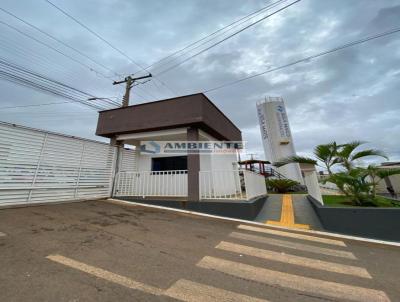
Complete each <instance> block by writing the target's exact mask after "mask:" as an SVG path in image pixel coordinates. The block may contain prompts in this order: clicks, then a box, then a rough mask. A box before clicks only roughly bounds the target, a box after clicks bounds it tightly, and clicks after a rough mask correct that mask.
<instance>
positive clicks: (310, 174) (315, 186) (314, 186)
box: [303, 170, 324, 204]
mask: <svg viewBox="0 0 400 302" xmlns="http://www.w3.org/2000/svg"><path fill="white" fill-rule="evenodd" d="M303 172H304V184H305V185H306V186H307V190H308V194H309V195H311V196H312V197H314V198H315V199H316V200H318V201H319V202H320V203H321V204H324V202H323V200H322V194H321V189H320V187H319V183H318V178H317V172H316V171H315V170H314V171H304V170H303Z"/></svg>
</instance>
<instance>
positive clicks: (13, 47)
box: [0, 33, 109, 91]
mask: <svg viewBox="0 0 400 302" xmlns="http://www.w3.org/2000/svg"><path fill="white" fill-rule="evenodd" d="M1 34H2V33H0V35H1ZM2 38H4V36H3V37H2ZM10 38H11V37H9V36H7V37H5V39H0V47H1V48H3V49H4V50H5V51H7V52H8V53H9V54H10V55H11V57H15V56H16V57H18V59H19V61H24V62H26V63H28V64H29V65H32V63H34V64H35V65H36V66H38V67H40V70H43V72H46V73H49V72H52V73H54V72H55V73H57V74H58V75H62V76H63V77H66V78H68V80H69V81H71V82H75V81H76V80H77V78H76V73H74V74H73V75H72V74H71V73H70V72H69V69H70V67H71V66H70V65H68V66H67V65H65V64H61V60H59V59H54V60H50V59H49V57H50V56H49V55H43V54H41V53H39V52H36V51H35V50H34V49H30V48H29V47H28V46H27V45H26V44H25V45H21V44H20V43H19V42H18V41H14V40H13V39H10ZM2 42H5V43H2ZM100 79H103V78H100ZM105 80H107V82H108V81H109V79H104V81H105ZM97 82H98V81H90V82H89V83H86V84H85V87H89V88H91V89H92V90H94V91H95V90H97V89H98V87H97V86H96V87H94V85H93V83H97ZM102 87H104V85H102Z"/></svg>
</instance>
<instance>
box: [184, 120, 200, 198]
mask: <svg viewBox="0 0 400 302" xmlns="http://www.w3.org/2000/svg"><path fill="white" fill-rule="evenodd" d="M187 140H188V141H189V142H190V141H198V140H199V130H198V129H197V128H192V127H190V128H188V129H187ZM187 168H188V200H189V201H199V194H200V191H199V172H200V155H199V152H198V150H196V151H195V152H192V153H188V156H187Z"/></svg>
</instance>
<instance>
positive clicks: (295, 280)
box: [197, 256, 390, 302]
mask: <svg viewBox="0 0 400 302" xmlns="http://www.w3.org/2000/svg"><path fill="white" fill-rule="evenodd" d="M197 266H198V267H201V268H205V269H211V270H215V271H219V272H222V273H225V274H228V275H231V276H235V277H239V278H244V279H247V280H252V281H256V282H260V283H264V284H268V285H275V286H281V287H285V288H290V289H293V290H298V291H302V292H308V293H312V294H314V295H321V296H328V297H334V298H338V299H347V300H352V301H360V302H364V301H369V302H377V301H380V302H383V301H390V299H389V298H388V296H387V295H386V294H385V293H384V292H383V291H380V290H375V289H370V288H363V287H358V286H352V285H347V284H341V283H336V282H330V281H324V280H318V279H313V278H308V277H303V276H299V275H292V274H288V273H283V272H278V271H273V270H269V269H265V268H259V267H255V266H251V265H247V264H243V263H238V262H233V261H228V260H224V259H220V258H214V257H210V256H206V257H204V258H203V259H202V260H200V262H199V263H198V264H197Z"/></svg>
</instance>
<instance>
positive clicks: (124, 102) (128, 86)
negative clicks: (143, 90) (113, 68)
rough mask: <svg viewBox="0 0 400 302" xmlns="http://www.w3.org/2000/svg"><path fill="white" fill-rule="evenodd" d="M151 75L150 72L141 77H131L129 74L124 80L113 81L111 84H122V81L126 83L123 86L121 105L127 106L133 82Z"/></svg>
mask: <svg viewBox="0 0 400 302" xmlns="http://www.w3.org/2000/svg"><path fill="white" fill-rule="evenodd" d="M151 77H152V75H151V73H149V74H148V75H146V76H143V77H138V78H132V77H131V76H127V77H126V78H125V79H124V80H122V81H114V83H113V85H118V84H122V83H126V86H125V95H124V98H123V99H122V107H127V106H129V95H130V92H131V88H132V86H133V84H134V83H135V82H136V81H137V80H141V79H146V78H151Z"/></svg>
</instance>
